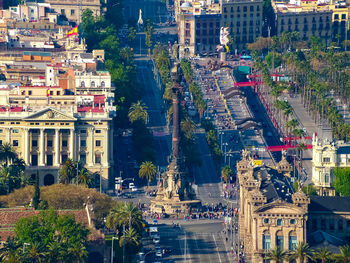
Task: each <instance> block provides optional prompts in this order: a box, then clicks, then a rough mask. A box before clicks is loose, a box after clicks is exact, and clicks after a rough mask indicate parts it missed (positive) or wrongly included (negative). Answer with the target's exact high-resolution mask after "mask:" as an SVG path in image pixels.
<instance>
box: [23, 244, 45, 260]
mask: <svg viewBox="0 0 350 263" xmlns="http://www.w3.org/2000/svg"><path fill="white" fill-rule="evenodd" d="M44 256H45V253H44V252H42V245H41V244H40V243H38V242H35V243H33V244H31V245H30V249H29V251H28V254H27V255H26V257H27V258H29V259H31V262H35V263H36V262H37V263H41V262H44V261H43V259H44Z"/></svg>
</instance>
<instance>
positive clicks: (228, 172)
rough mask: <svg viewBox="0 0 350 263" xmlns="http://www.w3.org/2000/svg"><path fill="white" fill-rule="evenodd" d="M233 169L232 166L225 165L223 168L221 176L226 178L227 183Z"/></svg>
mask: <svg viewBox="0 0 350 263" xmlns="http://www.w3.org/2000/svg"><path fill="white" fill-rule="evenodd" d="M232 173H233V171H232V169H231V168H230V166H228V165H225V166H224V167H222V169H221V176H222V178H223V179H224V181H225V183H228V182H229V181H230V176H231V175H232Z"/></svg>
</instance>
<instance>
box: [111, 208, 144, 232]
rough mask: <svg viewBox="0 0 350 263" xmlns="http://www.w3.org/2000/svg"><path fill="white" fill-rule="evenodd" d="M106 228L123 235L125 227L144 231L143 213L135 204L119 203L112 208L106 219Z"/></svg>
mask: <svg viewBox="0 0 350 263" xmlns="http://www.w3.org/2000/svg"><path fill="white" fill-rule="evenodd" d="M106 226H107V227H108V228H109V229H113V230H114V231H116V232H117V233H121V229H122V227H123V226H128V228H129V229H130V228H133V229H136V230H137V232H138V233H139V234H140V233H141V231H142V213H141V211H140V210H138V209H137V207H136V206H135V205H134V204H133V203H127V202H125V203H118V204H117V205H116V206H115V207H114V208H112V209H111V210H110V212H109V214H108V216H107V219H106Z"/></svg>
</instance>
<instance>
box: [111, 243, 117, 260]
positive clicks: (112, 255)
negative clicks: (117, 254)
mask: <svg viewBox="0 0 350 263" xmlns="http://www.w3.org/2000/svg"><path fill="white" fill-rule="evenodd" d="M114 240H118V238H117V237H112V251H111V252H112V253H111V263H113V258H114V251H113V244H114Z"/></svg>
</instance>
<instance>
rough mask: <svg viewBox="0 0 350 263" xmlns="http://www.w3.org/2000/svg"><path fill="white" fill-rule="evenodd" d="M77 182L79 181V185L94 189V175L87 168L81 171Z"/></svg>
mask: <svg viewBox="0 0 350 263" xmlns="http://www.w3.org/2000/svg"><path fill="white" fill-rule="evenodd" d="M76 180H77V183H78V184H82V185H85V186H87V187H94V185H93V175H92V174H91V173H90V172H89V170H88V169H86V168H85V167H83V168H81V169H80V171H79V173H78V177H77V178H76Z"/></svg>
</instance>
